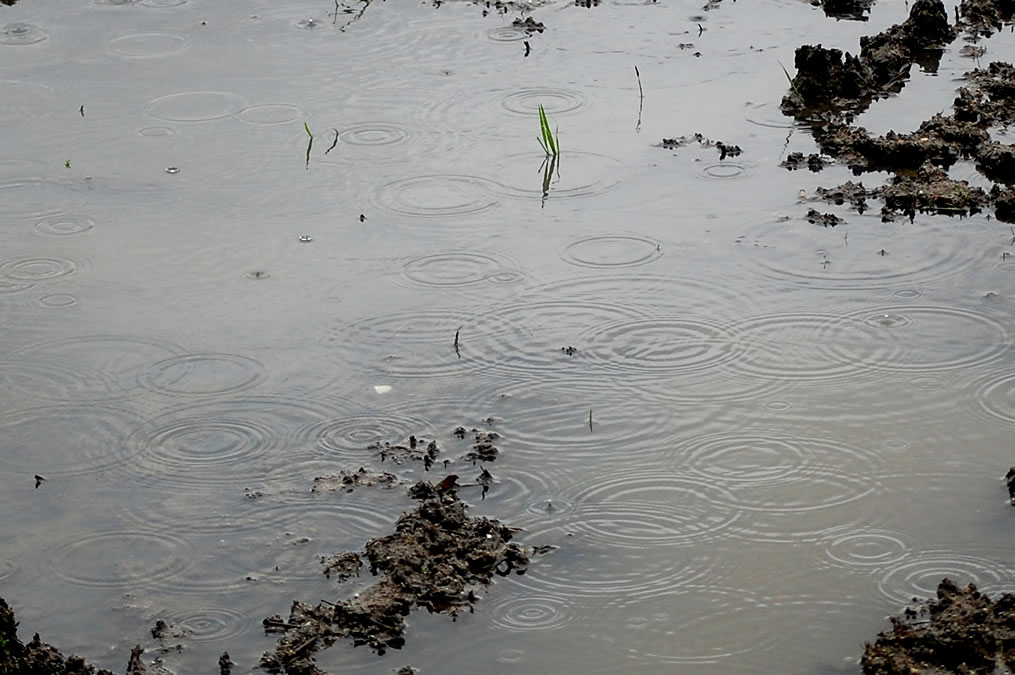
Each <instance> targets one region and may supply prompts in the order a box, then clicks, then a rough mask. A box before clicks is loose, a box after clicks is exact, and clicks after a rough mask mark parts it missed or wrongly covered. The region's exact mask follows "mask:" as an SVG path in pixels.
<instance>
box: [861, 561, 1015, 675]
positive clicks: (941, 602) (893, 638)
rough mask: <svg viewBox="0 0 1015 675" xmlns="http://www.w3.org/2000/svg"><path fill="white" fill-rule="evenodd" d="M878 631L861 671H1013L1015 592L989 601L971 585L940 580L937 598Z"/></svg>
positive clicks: (890, 674)
mask: <svg viewBox="0 0 1015 675" xmlns="http://www.w3.org/2000/svg"><path fill="white" fill-rule="evenodd" d="M891 622H892V629H891V630H890V631H886V632H883V633H880V634H879V635H878V638H877V640H876V641H875V642H874V644H870V643H868V644H867V646H866V648H865V649H864V653H863V658H862V661H861V667H862V669H863V675H914V674H920V673H928V674H930V673H940V674H944V673H968V674H969V675H992V674H993V673H997V674H998V675H1000V674H1001V673H1011V672H1015V596H1013V595H1011V594H1008V593H1005V594H1004V595H1002V596H1001V597H999V598H998V599H997V600H991V599H990V598H989V597H988V596H986V595H984V594H982V593H980V592H979V591H978V590H977V589H976V586H974V585H973V584H969V585H968V586H966V587H965V588H959V587H958V586H957V585H956V584H955V583H954V582H952V581H951V580H949V579H944V580H943V581H942V582H941V583H940V584H939V585H938V588H937V598H936V599H933V600H928V601H927V602H925V603H923V604H922V605H920V606H919V607H917V608H914V609H908V610H906V613H905V615H904V616H903V617H893V618H892V619H891Z"/></svg>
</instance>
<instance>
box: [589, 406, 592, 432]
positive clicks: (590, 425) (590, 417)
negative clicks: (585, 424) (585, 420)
mask: <svg viewBox="0 0 1015 675" xmlns="http://www.w3.org/2000/svg"><path fill="white" fill-rule="evenodd" d="M591 431H592V408H589V432H590V433H591Z"/></svg>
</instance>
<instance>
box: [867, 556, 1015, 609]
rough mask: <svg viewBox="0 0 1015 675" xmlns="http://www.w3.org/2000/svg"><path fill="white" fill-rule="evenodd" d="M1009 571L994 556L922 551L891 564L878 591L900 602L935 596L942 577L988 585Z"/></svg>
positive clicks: (1007, 577) (1002, 580)
mask: <svg viewBox="0 0 1015 675" xmlns="http://www.w3.org/2000/svg"><path fill="white" fill-rule="evenodd" d="M1012 572H1013V570H1012V568H1010V567H1008V566H1007V565H1005V564H1003V563H1001V562H998V561H995V560H988V559H986V558H980V557H977V556H973V555H967V554H965V553H955V552H952V551H924V552H921V553H918V554H914V555H912V556H909V557H906V558H904V559H902V560H900V561H899V563H898V564H897V565H893V566H892V567H891V568H890V569H889V570H888V571H887V572H886V573H885V574H884V575H883V576H882V577H881V579H880V580H879V581H878V591H880V593H881V595H882V596H883V597H884V598H886V599H887V600H888V601H889V602H891V603H892V605H893V606H901V605H908V604H910V603H912V602H913V601H914V600H916V601H923V600H926V599H927V598H933V597H936V594H937V586H938V584H939V583H941V579H943V578H944V577H948V578H949V579H951V580H952V581H954V582H955V583H957V584H959V585H960V586H965V585H966V584H968V583H974V584H976V585H977V586H990V585H1000V584H1002V583H1006V582H1008V581H1010V579H1011V577H1012Z"/></svg>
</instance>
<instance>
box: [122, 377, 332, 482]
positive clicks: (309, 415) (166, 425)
mask: <svg viewBox="0 0 1015 675" xmlns="http://www.w3.org/2000/svg"><path fill="white" fill-rule="evenodd" d="M333 414H334V412H333V411H332V410H329V409H327V408H325V407H324V406H320V405H317V404H313V403H304V402H302V401H299V400H297V399H281V398H278V399H276V398H271V397H249V398H241V399H233V400H228V401H221V402H206V403H202V404H198V405H193V406H187V407H183V408H178V409H176V410H173V411H171V412H168V413H164V414H162V415H159V416H158V417H155V418H154V419H151V420H148V421H147V422H145V423H144V424H143V425H140V426H139V427H138V428H137V429H136V431H135V432H134V433H133V434H131V436H130V438H129V439H127V443H126V445H127V447H129V448H130V449H131V452H132V453H133V454H135V455H136V457H135V458H134V460H133V461H132V462H130V464H129V467H128V469H129V471H130V472H131V473H132V474H133V475H135V476H136V477H138V478H142V479H143V480H144V481H145V482H147V483H149V484H157V485H160V486H165V485H172V486H181V487H189V488H212V487H219V486H234V487H244V486H250V485H258V484H260V483H261V481H262V480H263V478H264V475H265V474H266V473H267V472H269V471H270V470H271V469H272V468H278V467H284V466H292V465H293V463H294V461H295V457H294V454H295V453H297V452H301V451H303V448H301V446H300V445H299V444H298V443H297V442H296V441H297V439H299V438H300V434H301V433H302V430H303V429H305V428H306V427H308V426H310V425H311V424H313V423H314V422H318V421H321V420H324V419H327V418H328V417H329V416H331V415H333Z"/></svg>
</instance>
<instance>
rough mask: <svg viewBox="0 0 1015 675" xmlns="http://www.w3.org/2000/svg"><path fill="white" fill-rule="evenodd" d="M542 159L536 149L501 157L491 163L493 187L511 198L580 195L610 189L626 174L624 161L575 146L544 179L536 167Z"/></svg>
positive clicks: (540, 198) (598, 193)
mask: <svg viewBox="0 0 1015 675" xmlns="http://www.w3.org/2000/svg"><path fill="white" fill-rule="evenodd" d="M545 161H546V157H545V155H543V154H542V153H540V152H532V153H522V154H517V155H510V156H508V157H505V158H504V159H503V160H502V161H499V162H497V163H495V164H494V165H493V167H492V171H493V175H495V176H496V182H495V186H496V190H497V191H498V193H499V194H502V195H503V196H504V197H508V198H511V199H526V200H533V201H543V200H546V199H551V200H558V199H580V198H585V197H595V196H598V195H602V194H605V193H607V192H610V191H611V190H614V189H615V188H617V187H619V186H620V185H621V184H622V183H623V182H624V176H625V175H626V171H625V168H624V164H623V163H622V162H621V161H620V160H618V159H614V158H613V157H608V156H606V155H600V154H596V153H592V152H581V151H577V150H575V151H569V152H567V153H566V156H565V157H564V158H563V159H562V160H561V161H560V163H559V164H558V167H557V168H558V171H556V172H555V173H554V174H553V177H552V178H551V179H550V180H549V181H546V180H545V179H544V177H543V175H542V172H540V171H539V169H540V168H541V166H542V165H543V162H545ZM562 165H563V168H561V166H562Z"/></svg>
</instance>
